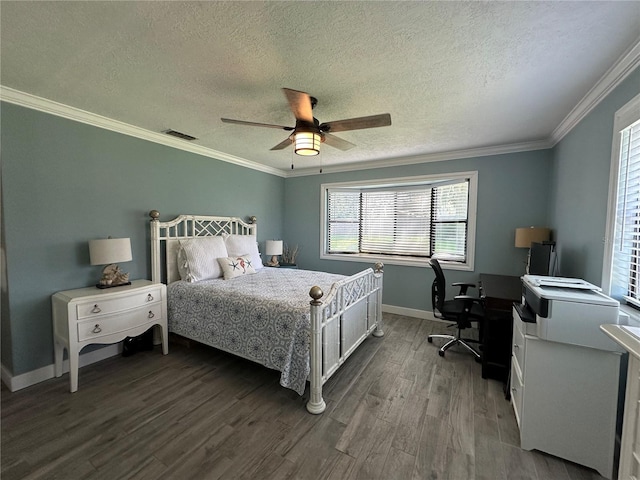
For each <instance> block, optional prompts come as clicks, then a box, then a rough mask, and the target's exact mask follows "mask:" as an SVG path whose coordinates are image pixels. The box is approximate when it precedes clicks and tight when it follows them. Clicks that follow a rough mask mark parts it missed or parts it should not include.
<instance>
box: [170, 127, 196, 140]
mask: <svg viewBox="0 0 640 480" xmlns="http://www.w3.org/2000/svg"><path fill="white" fill-rule="evenodd" d="M162 133H166V134H167V135H171V136H172V137H177V138H181V139H182V140H188V141H192V140H197V138H196V137H192V136H191V135H187V134H186V133H182V132H176V131H175V130H171V129H169V130H163V131H162Z"/></svg>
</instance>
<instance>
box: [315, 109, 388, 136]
mask: <svg viewBox="0 0 640 480" xmlns="http://www.w3.org/2000/svg"><path fill="white" fill-rule="evenodd" d="M389 125H391V115H390V114H388V113H381V114H380V115H371V116H369V117H358V118H348V119H346V120H336V121H335V122H327V123H323V124H321V125H320V131H321V132H331V133H335V132H346V131H347V130H362V129H363V128H375V127H387V126H389Z"/></svg>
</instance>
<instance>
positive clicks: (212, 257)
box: [178, 237, 229, 282]
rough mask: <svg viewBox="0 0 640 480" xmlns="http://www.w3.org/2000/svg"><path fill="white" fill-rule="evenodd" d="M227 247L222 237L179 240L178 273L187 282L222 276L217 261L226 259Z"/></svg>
mask: <svg viewBox="0 0 640 480" xmlns="http://www.w3.org/2000/svg"><path fill="white" fill-rule="evenodd" d="M227 255H229V254H228V253H227V247H226V246H225V243H224V238H222V237H202V238H190V239H188V240H180V250H179V252H178V272H180V278H181V279H182V280H186V281H187V282H198V281H200V280H207V279H210V278H218V277H221V276H222V269H221V268H220V264H219V263H218V261H217V259H218V258H220V257H226V256H227Z"/></svg>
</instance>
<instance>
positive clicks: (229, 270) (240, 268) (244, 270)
mask: <svg viewBox="0 0 640 480" xmlns="http://www.w3.org/2000/svg"><path fill="white" fill-rule="evenodd" d="M218 263H219V264H220V267H221V268H222V273H223V274H224V279H225V280H229V279H231V278H236V277H241V276H242V275H250V274H252V273H256V271H255V269H254V268H253V266H252V265H251V263H252V262H251V257H250V256H249V255H241V256H239V257H227V258H219V259H218Z"/></svg>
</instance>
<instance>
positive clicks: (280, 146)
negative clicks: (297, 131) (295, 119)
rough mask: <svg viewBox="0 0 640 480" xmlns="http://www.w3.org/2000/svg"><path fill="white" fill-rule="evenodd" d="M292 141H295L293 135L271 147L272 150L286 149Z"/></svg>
mask: <svg viewBox="0 0 640 480" xmlns="http://www.w3.org/2000/svg"><path fill="white" fill-rule="evenodd" d="M292 143H293V142H292V141H291V137H290V136H289V137H287V138H285V139H284V140H283V141H281V142H280V143H279V144H277V145H276V146H275V147H273V148H271V149H270V150H284V149H285V148H287V147H288V146H289V145H291V144H292Z"/></svg>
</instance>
